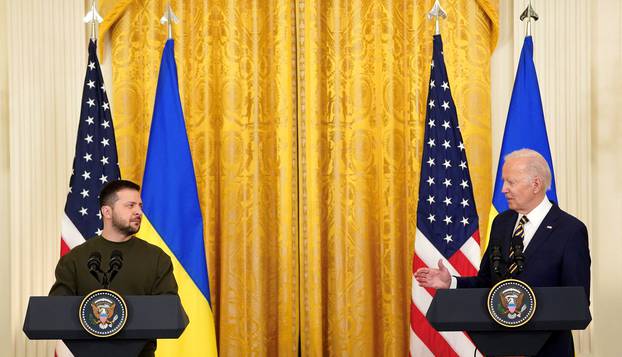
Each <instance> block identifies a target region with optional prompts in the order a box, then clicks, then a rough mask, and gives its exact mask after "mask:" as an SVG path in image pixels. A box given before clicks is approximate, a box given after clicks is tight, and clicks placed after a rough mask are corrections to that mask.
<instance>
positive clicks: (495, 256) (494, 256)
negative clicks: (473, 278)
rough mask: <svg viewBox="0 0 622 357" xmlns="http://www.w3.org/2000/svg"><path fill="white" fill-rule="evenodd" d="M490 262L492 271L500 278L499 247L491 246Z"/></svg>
mask: <svg viewBox="0 0 622 357" xmlns="http://www.w3.org/2000/svg"><path fill="white" fill-rule="evenodd" d="M490 262H491V263H492V271H493V272H494V273H495V274H497V276H500V275H501V274H500V272H501V269H500V268H499V263H501V247H500V246H498V245H494V246H492V251H491V252H490Z"/></svg>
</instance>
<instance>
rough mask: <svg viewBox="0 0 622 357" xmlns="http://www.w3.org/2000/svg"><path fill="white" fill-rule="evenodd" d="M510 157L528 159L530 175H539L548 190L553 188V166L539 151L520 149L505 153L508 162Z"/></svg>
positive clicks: (527, 167)
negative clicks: (550, 165)
mask: <svg viewBox="0 0 622 357" xmlns="http://www.w3.org/2000/svg"><path fill="white" fill-rule="evenodd" d="M510 159H528V160H527V166H526V169H527V173H528V174H529V176H531V177H532V178H534V177H539V178H540V179H541V180H542V181H543V182H544V187H546V189H547V190H549V189H550V188H551V181H552V179H551V168H550V167H549V164H548V163H547V162H546V159H545V158H544V156H542V155H541V154H540V153H539V152H537V151H535V150H532V149H520V150H516V151H512V152H511V153H509V154H507V155H505V157H504V160H505V161H506V162H507V161H508V160H510Z"/></svg>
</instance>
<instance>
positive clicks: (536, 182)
mask: <svg viewBox="0 0 622 357" xmlns="http://www.w3.org/2000/svg"><path fill="white" fill-rule="evenodd" d="M542 191H544V180H543V179H542V177H538V176H536V177H534V178H533V193H539V192H542Z"/></svg>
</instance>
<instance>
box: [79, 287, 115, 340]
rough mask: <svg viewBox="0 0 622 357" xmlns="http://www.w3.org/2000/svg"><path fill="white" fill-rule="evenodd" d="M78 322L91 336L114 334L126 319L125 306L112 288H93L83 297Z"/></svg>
mask: <svg viewBox="0 0 622 357" xmlns="http://www.w3.org/2000/svg"><path fill="white" fill-rule="evenodd" d="M78 317H79V319H80V324H82V327H83V328H84V329H85V330H86V332H88V333H90V334H91V335H93V336H97V337H110V336H113V335H116V334H117V333H118V332H119V331H121V329H122V328H123V326H125V322H126V321H127V306H126V305H125V301H124V300H123V298H121V295H119V294H117V293H115V292H114V291H112V290H107V289H101V290H95V291H93V292H91V293H90V294H88V295H87V296H85V297H84V299H83V300H82V303H81V304H80V310H79V311H78Z"/></svg>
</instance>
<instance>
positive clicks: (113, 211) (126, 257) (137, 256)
mask: <svg viewBox="0 0 622 357" xmlns="http://www.w3.org/2000/svg"><path fill="white" fill-rule="evenodd" d="M139 190H140V186H138V185H137V184H135V183H133V182H131V181H126V180H116V181H111V182H110V183H108V184H107V185H106V186H104V187H103V188H102V190H101V192H100V194H99V206H100V210H101V215H102V220H103V224H104V229H103V231H102V234H101V235H99V236H95V237H93V238H91V239H88V240H87V241H86V242H84V243H82V244H80V245H79V246H77V247H75V248H73V249H72V250H71V251H70V252H69V253H67V254H66V255H64V256H63V257H61V258H60V260H59V261H58V265H57V266H56V282H55V283H54V285H53V286H52V288H51V289H50V293H49V295H73V296H75V295H86V294H88V293H90V292H91V291H93V290H97V289H101V288H102V283H101V281H100V280H98V279H96V278H95V277H94V276H93V275H91V273H90V272H89V267H88V265H87V262H88V261H89V258H90V257H91V256H92V255H93V253H99V255H100V256H101V267H102V270H107V269H106V268H107V267H108V266H109V261H110V258H111V254H112V252H113V251H118V252H120V253H121V256H122V260H123V265H122V267H121V269H120V270H119V271H118V273H117V274H115V276H114V277H113V279H111V280H110V285H109V289H111V290H114V291H116V292H117V293H119V294H121V295H159V294H177V282H176V281H175V277H174V275H173V265H172V263H171V258H170V257H169V256H168V255H167V254H166V253H164V251H163V250H162V249H160V248H159V247H157V246H155V245H153V244H150V243H147V242H145V241H144V240H142V239H140V238H137V237H135V236H134V234H135V233H136V232H138V230H139V229H140V223H141V219H142V216H143V211H142V200H141V198H140V192H139ZM109 278H110V277H109ZM153 351H155V341H153V342H152V343H148V344H147V346H146V347H145V350H143V353H141V356H150V355H153Z"/></svg>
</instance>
